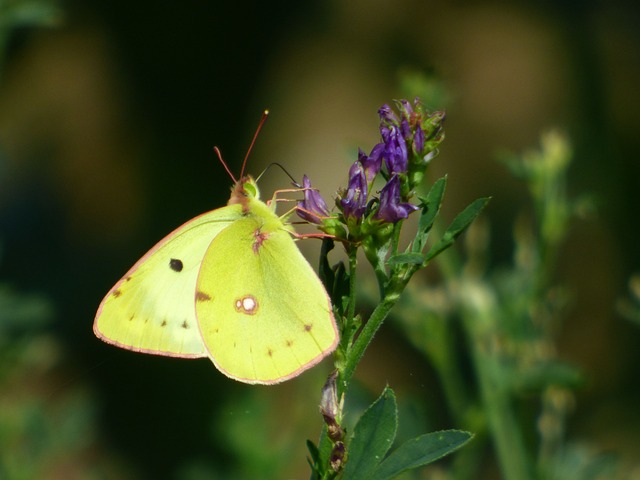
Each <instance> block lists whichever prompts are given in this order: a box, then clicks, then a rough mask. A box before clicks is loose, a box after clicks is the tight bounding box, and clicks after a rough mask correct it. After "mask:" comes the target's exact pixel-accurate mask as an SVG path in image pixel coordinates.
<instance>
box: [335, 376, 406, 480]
mask: <svg viewBox="0 0 640 480" xmlns="http://www.w3.org/2000/svg"><path fill="white" fill-rule="evenodd" d="M397 428H398V408H397V405H396V397H395V395H394V393H393V390H391V389H390V388H389V387H386V388H385V389H384V391H383V392H382V395H380V397H379V398H378V399H377V400H376V401H375V402H374V403H373V404H372V405H371V406H370V407H369V408H368V409H367V410H366V411H365V412H364V413H363V414H362V417H360V420H358V423H357V424H356V426H355V428H354V429H353V437H352V439H351V442H350V443H349V457H348V460H347V463H346V465H345V468H344V474H343V478H348V479H350V480H365V479H369V478H371V475H372V474H373V472H374V470H376V468H378V465H379V464H380V462H381V461H382V459H383V458H384V456H385V454H386V453H387V452H388V451H389V448H391V444H392V443H393V440H394V439H395V437H396V430H397Z"/></svg>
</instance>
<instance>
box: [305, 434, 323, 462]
mask: <svg viewBox="0 0 640 480" xmlns="http://www.w3.org/2000/svg"><path fill="white" fill-rule="evenodd" d="M307 450H309V455H311V458H310V459H309V461H310V462H313V464H316V463H318V460H319V459H320V451H319V450H318V447H317V446H316V444H315V443H313V442H312V441H311V440H307Z"/></svg>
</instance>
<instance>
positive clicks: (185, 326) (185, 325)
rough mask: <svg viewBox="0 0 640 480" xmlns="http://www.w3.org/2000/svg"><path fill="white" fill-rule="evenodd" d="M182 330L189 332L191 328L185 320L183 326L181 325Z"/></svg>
mask: <svg viewBox="0 0 640 480" xmlns="http://www.w3.org/2000/svg"><path fill="white" fill-rule="evenodd" d="M180 326H181V327H182V328H184V329H185V330H187V329H188V328H189V323H188V322H187V321H186V320H185V321H184V322H182V325H180Z"/></svg>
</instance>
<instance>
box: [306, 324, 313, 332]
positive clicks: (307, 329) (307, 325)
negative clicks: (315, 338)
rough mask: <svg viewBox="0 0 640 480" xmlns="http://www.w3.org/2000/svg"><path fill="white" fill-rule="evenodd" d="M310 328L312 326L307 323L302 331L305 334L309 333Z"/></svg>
mask: <svg viewBox="0 0 640 480" xmlns="http://www.w3.org/2000/svg"><path fill="white" fill-rule="evenodd" d="M312 327H313V325H312V324H310V323H307V324H306V325H305V326H304V331H305V332H310V331H311V328H312Z"/></svg>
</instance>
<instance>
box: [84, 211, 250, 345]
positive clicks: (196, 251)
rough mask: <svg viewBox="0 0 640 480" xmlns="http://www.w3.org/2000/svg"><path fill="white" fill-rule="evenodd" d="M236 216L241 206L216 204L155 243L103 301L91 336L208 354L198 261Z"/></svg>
mask: <svg viewBox="0 0 640 480" xmlns="http://www.w3.org/2000/svg"><path fill="white" fill-rule="evenodd" d="M240 216H241V207H240V205H232V206H227V207H223V208H219V209H216V210H213V211H211V212H208V213H205V214H202V215H200V216H198V217H196V218H194V219H192V220H190V221H189V222H187V223H185V224H184V225H182V226H181V227H179V228H178V229H176V230H175V231H173V232H172V233H171V234H169V235H167V236H166V237H165V238H164V239H163V240H161V241H160V242H158V244H156V245H155V246H154V247H153V248H152V249H151V250H149V252H147V253H146V254H145V255H144V256H143V257H142V258H141V259H140V260H139V261H138V262H137V263H136V264H135V265H134V266H133V267H132V268H131V269H130V270H129V271H128V272H127V273H126V274H125V276H124V277H122V279H121V280H120V281H118V283H116V284H115V286H114V287H113V288H112V289H111V290H110V291H109V293H107V295H106V297H105V298H104V300H102V303H101V304H100V307H99V308H98V312H97V314H96V318H95V321H94V325H93V331H94V332H95V334H96V335H97V336H98V337H99V338H101V339H102V340H104V341H105V342H107V343H111V344H113V345H116V346H118V347H122V348H126V349H129V350H135V351H138V352H145V353H153V354H157V355H167V356H174V357H188V358H189V357H206V356H207V351H206V349H205V346H204V344H203V342H202V338H201V335H200V331H199V330H198V325H197V321H196V314H195V307H194V292H195V291H196V280H197V277H198V272H199V270H200V263H201V262H202V259H203V257H204V255H205V252H206V251H207V248H208V247H209V245H210V244H211V241H212V240H213V239H214V238H215V237H216V236H217V235H219V234H220V232H222V231H223V230H224V229H225V228H227V227H228V226H229V225H231V224H232V222H234V221H236V220H237V219H238V218H239V217H240Z"/></svg>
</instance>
